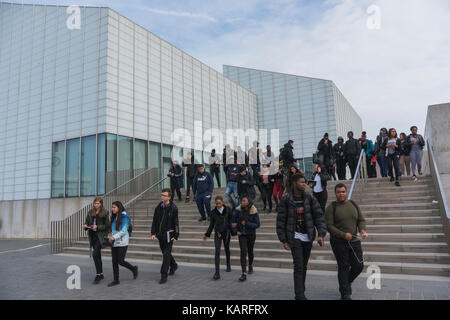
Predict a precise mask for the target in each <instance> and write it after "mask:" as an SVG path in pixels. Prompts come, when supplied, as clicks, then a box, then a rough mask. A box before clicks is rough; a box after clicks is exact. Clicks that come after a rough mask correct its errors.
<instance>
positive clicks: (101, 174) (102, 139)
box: [97, 133, 106, 195]
mask: <svg viewBox="0 0 450 320" xmlns="http://www.w3.org/2000/svg"><path fill="white" fill-rule="evenodd" d="M105 174H106V135H105V134H104V133H102V134H100V135H98V138H97V194H99V195H103V194H105Z"/></svg>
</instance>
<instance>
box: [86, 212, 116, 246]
mask: <svg viewBox="0 0 450 320" xmlns="http://www.w3.org/2000/svg"><path fill="white" fill-rule="evenodd" d="M94 210H95V209H92V210H90V211H89V213H88V214H87V216H86V219H85V221H84V224H85V225H87V226H91V225H92V224H93V223H94V218H97V219H96V225H97V231H91V230H90V229H87V230H88V234H89V245H90V246H91V247H92V245H93V244H92V239H91V236H93V235H96V236H97V237H98V240H99V242H100V243H101V245H102V248H104V245H103V239H104V238H106V237H107V236H108V232H109V229H110V228H111V221H110V220H109V212H108V210H106V209H105V208H103V209H102V211H100V213H99V214H98V215H97V216H96V217H93V216H92V211H94Z"/></svg>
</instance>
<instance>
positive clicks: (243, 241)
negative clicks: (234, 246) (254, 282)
mask: <svg viewBox="0 0 450 320" xmlns="http://www.w3.org/2000/svg"><path fill="white" fill-rule="evenodd" d="M255 240H256V234H253V235H250V234H248V235H240V236H239V247H240V248H241V267H242V273H244V272H247V254H248V265H249V266H251V265H253V258H254V255H253V248H254V246H255Z"/></svg>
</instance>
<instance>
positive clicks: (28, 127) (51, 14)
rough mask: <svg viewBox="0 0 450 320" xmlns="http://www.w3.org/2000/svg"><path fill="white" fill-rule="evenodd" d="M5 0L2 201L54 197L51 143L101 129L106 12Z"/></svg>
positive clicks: (0, 48) (0, 93)
mask: <svg viewBox="0 0 450 320" xmlns="http://www.w3.org/2000/svg"><path fill="white" fill-rule="evenodd" d="M66 10H67V7H66V6H41V5H22V4H9V3H0V114H1V117H0V200H21V199H42V198H49V197H50V187H51V152H52V150H51V149H52V141H58V140H63V139H70V138H74V137H79V136H85V135H90V134H95V133H96V132H102V131H104V130H105V129H106V128H105V126H104V123H105V117H106V112H105V111H106V110H105V106H106V103H105V98H106V96H105V94H106V90H105V89H106V59H105V58H106V40H107V39H106V36H107V30H106V26H107V25H106V22H107V20H106V18H107V10H106V9H104V8H87V7H80V18H81V19H80V27H81V28H80V29H73V30H70V29H69V28H68V27H67V25H66V22H67V19H68V17H69V14H68V13H67V12H66Z"/></svg>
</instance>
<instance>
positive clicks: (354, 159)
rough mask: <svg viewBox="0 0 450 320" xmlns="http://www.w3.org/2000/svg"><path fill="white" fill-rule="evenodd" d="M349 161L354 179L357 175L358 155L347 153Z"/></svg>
mask: <svg viewBox="0 0 450 320" xmlns="http://www.w3.org/2000/svg"><path fill="white" fill-rule="evenodd" d="M347 162H348V167H349V168H350V172H351V174H352V179H353V178H354V177H355V173H356V167H357V166H358V156H357V155H356V154H349V155H347Z"/></svg>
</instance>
